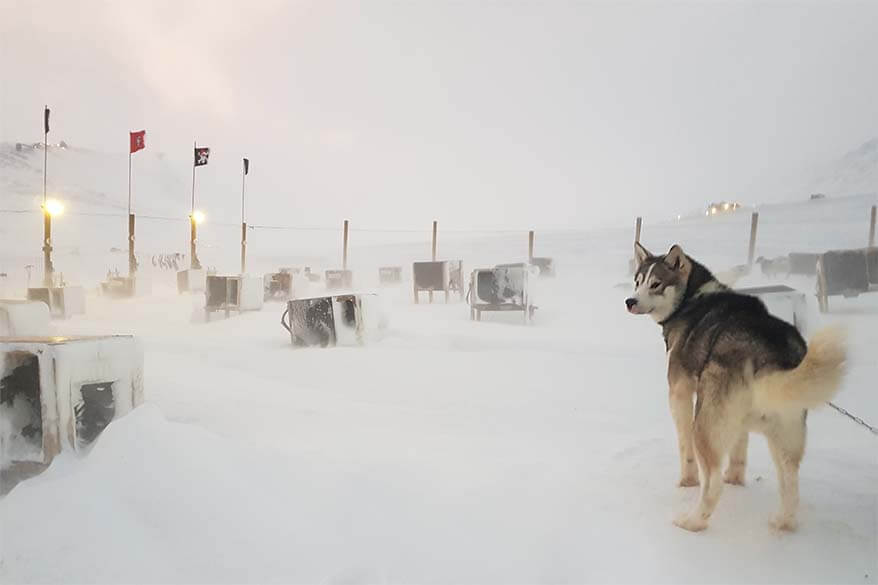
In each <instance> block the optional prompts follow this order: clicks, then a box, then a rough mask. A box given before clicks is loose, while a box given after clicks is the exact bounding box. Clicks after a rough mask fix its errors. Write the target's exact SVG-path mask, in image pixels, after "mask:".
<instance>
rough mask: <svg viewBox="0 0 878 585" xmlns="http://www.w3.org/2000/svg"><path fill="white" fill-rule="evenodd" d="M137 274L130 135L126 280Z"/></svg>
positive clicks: (129, 143)
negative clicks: (132, 211)
mask: <svg viewBox="0 0 878 585" xmlns="http://www.w3.org/2000/svg"><path fill="white" fill-rule="evenodd" d="M135 272H137V258H136V257H135V256H134V214H133V213H131V134H130V133H129V135H128V278H129V279H132V278H134V273H135Z"/></svg>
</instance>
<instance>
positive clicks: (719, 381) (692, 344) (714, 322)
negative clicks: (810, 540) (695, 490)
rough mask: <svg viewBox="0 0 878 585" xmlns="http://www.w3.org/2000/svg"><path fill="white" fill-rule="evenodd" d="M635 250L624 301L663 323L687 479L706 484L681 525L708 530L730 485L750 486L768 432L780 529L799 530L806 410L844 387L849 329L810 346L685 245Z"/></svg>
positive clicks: (821, 335)
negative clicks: (753, 462)
mask: <svg viewBox="0 0 878 585" xmlns="http://www.w3.org/2000/svg"><path fill="white" fill-rule="evenodd" d="M634 252H635V259H636V262H637V270H636V272H635V276H634V285H635V290H634V294H633V295H632V296H631V297H630V298H628V299H626V301H625V304H626V306H627V308H628V311H629V312H630V313H633V314H648V315H650V316H651V317H652V318H653V319H654V320H655V321H656V322H657V323H658V324H659V325H660V326H661V328H662V334H663V336H664V339H665V347H666V349H667V354H668V385H669V389H670V393H669V398H670V406H671V414H672V416H673V419H674V423H675V425H676V427H677V438H678V444H679V452H680V483H679V485H681V486H696V485H699V483H700V484H701V496H700V498H699V501H698V504H697V505H696V506H695V508H694V509H693V510H691V511H690V512H689V513H687V514H685V515H683V516H681V517H679V518H678V519H676V520H675V522H674V523H675V524H676V525H677V526H679V527H681V528H684V529H686V530H691V531H699V530H703V529H705V528H707V525H708V521H709V519H710V516H711V514H712V513H713V511H714V509H715V508H716V505H717V502H718V501H719V498H720V495H721V494H722V489H723V483H724V482H725V483H731V484H738V485H743V484H744V479H745V467H746V463H747V441H748V437H749V433H750V431H756V432H760V433H762V434H763V435H765V437H766V439H767V441H768V446H769V449H770V451H771V456H772V458H773V459H774V463H775V466H776V468H777V476H778V483H779V486H780V500H781V502H780V510H779V512H778V513H777V515H776V516H775V518H774V519H773V520H772V525H773V526H774V527H775V528H777V529H780V530H795V528H796V525H797V520H796V510H797V508H798V503H799V464H800V463H801V461H802V457H803V456H804V453H805V431H806V419H807V411H808V409H810V408H815V407H818V406H820V405H822V404H823V403H824V402H826V401H828V400H830V399H831V398H832V396H833V395H834V394H835V393H836V392H837V391H838V389H839V386H840V384H841V380H842V377H843V374H844V366H845V355H846V350H845V344H844V334H843V331H841V330H840V329H838V328H826V329H823V330H821V331H819V332H817V333H816V334H815V335H814V336H813V337H812V338H811V340H810V342H809V343H807V344H806V343H805V340H804V339H803V338H802V336H801V335H800V334H799V332H798V331H797V330H796V328H795V327H793V326H792V325H790V324H789V323H787V322H785V321H783V320H781V319H778V318H776V317H774V316H772V315H771V314H769V313H768V311H767V310H766V308H765V305H764V304H763V303H762V301H761V300H759V299H758V298H756V297H752V296H748V295H743V294H738V293H735V292H733V291H732V290H730V289H729V288H728V287H726V286H725V285H723V284H721V283H720V282H719V281H717V280H716V278H714V276H713V275H712V274H711V272H710V271H709V270H708V269H707V268H705V267H704V266H702V265H701V264H699V263H698V262H696V261H695V260H693V259H692V258H690V257H689V256H687V255H686V254H685V253H684V252H683V249H682V248H681V247H680V246H678V245H675V246H672V247H671V249H670V250H669V251H668V253H667V254H664V255H659V256H656V255H653V254H651V253H650V252H649V251H647V250H646V248H644V247H643V246H641V245H640V244H639V243H637V244H635V250H634ZM693 398H694V405H693ZM726 458H728V465H727V467H726V470H725V473H724V474H721V471H722V469H721V468H722V465H723V463H724V462H725V460H726ZM696 463H697V465H696ZM699 470H700V472H701V474H700V478H699Z"/></svg>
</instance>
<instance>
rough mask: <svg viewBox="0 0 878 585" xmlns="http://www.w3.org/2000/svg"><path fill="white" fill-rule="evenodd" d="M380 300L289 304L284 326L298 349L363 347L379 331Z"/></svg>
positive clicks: (340, 298)
mask: <svg viewBox="0 0 878 585" xmlns="http://www.w3.org/2000/svg"><path fill="white" fill-rule="evenodd" d="M376 301H377V296H376V295H372V294H350V295H335V296H326V297H314V298H309V299H295V300H291V301H287V308H286V310H285V311H284V313H283V315H281V325H283V327H284V329H286V330H287V332H288V333H289V334H290V341H291V342H292V344H293V345H294V346H296V347H333V346H336V345H363V344H364V343H365V342H366V341H367V339H368V338H369V336H370V335H371V334H373V333H374V332H375V331H376V330H377V329H378V328H379V318H378V308H377V305H376Z"/></svg>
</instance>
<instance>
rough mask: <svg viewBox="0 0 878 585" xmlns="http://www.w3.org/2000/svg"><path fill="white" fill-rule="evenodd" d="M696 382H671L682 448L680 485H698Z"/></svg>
mask: <svg viewBox="0 0 878 585" xmlns="http://www.w3.org/2000/svg"><path fill="white" fill-rule="evenodd" d="M694 394H695V384H694V382H690V381H689V380H685V379H678V380H674V381H672V382H671V385H670V402H671V415H672V416H673V417H674V424H675V425H676V427H677V443H678V445H679V449H680V484H679V485H680V486H681V487H691V486H696V485H698V465H697V464H696V462H695V449H694V447H693V444H692V421H693V412H692V411H693V404H692V397H693V395H694Z"/></svg>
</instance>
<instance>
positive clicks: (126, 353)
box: [0, 335, 143, 468]
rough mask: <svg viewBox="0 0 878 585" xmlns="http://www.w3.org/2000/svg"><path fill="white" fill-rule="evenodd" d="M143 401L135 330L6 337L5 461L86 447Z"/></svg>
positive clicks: (2, 364)
mask: <svg viewBox="0 0 878 585" xmlns="http://www.w3.org/2000/svg"><path fill="white" fill-rule="evenodd" d="M142 402H143V351H142V349H141V347H140V344H139V343H138V342H137V340H135V338H134V337H132V336H130V335H115V336H102V337H0V455H2V457H0V468H12V467H14V466H15V465H16V464H28V463H29V464H43V465H47V464H49V463H50V462H51V461H52V458H53V457H54V456H55V455H57V454H58V453H60V452H61V451H62V450H73V451H76V450H80V449H82V448H84V447H86V446H88V445H89V444H90V443H92V442H93V441H94V440H95V439H96V438H97V437H98V435H100V433H101V432H102V431H103V430H104V428H105V427H106V426H107V425H108V424H110V422H111V421H113V420H114V419H116V418H119V417H120V416H122V415H124V414H126V413H128V412H129V411H131V410H132V409H133V408H134V407H136V406H138V405H140V404H141V403H142Z"/></svg>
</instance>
